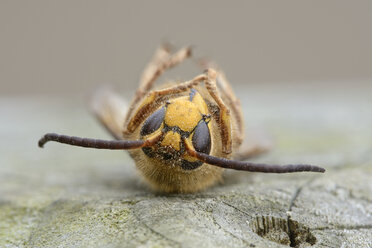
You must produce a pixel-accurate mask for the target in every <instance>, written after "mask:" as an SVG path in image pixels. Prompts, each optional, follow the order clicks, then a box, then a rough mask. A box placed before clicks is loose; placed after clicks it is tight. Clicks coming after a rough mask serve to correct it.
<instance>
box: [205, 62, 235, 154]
mask: <svg viewBox="0 0 372 248" xmlns="http://www.w3.org/2000/svg"><path fill="white" fill-rule="evenodd" d="M207 76H208V80H206V81H205V86H206V88H207V90H208V92H209V94H210V95H211V96H212V98H213V99H214V100H215V101H216V103H217V105H218V107H219V108H220V120H219V121H220V127H221V136H222V152H224V153H225V154H229V153H231V147H232V137H231V116H230V110H229V108H227V106H226V105H225V103H224V102H223V100H222V98H221V96H220V94H219V91H218V88H217V84H216V79H217V72H216V71H215V70H213V69H208V70H207Z"/></svg>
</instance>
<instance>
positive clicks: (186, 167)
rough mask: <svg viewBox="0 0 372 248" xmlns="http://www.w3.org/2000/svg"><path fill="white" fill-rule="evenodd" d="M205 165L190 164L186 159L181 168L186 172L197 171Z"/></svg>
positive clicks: (200, 163) (183, 160)
mask: <svg viewBox="0 0 372 248" xmlns="http://www.w3.org/2000/svg"><path fill="white" fill-rule="evenodd" d="M202 164H203V162H201V161H195V162H190V161H188V160H186V159H182V162H181V168H182V169H184V170H195V169H196V168H198V167H200V166H201V165H202Z"/></svg>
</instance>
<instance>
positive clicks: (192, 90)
mask: <svg viewBox="0 0 372 248" xmlns="http://www.w3.org/2000/svg"><path fill="white" fill-rule="evenodd" d="M196 92H197V91H196V89H191V90H190V95H189V96H190V99H189V100H190V102H192V99H194V96H195V95H196Z"/></svg>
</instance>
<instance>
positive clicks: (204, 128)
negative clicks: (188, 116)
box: [192, 121, 211, 154]
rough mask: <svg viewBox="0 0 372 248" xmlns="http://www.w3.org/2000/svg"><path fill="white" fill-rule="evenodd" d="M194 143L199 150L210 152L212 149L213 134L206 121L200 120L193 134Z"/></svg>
mask: <svg viewBox="0 0 372 248" xmlns="http://www.w3.org/2000/svg"><path fill="white" fill-rule="evenodd" d="M192 145H193V146H194V148H195V150H196V151H198V152H202V153H206V154H209V152H210V151H211V135H210V133H209V128H208V125H207V123H206V122H204V121H200V122H199V123H198V125H197V126H196V128H195V131H194V135H193V136H192Z"/></svg>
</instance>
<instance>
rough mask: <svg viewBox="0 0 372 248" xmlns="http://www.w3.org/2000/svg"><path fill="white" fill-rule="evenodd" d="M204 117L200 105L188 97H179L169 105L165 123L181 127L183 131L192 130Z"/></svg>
mask: <svg viewBox="0 0 372 248" xmlns="http://www.w3.org/2000/svg"><path fill="white" fill-rule="evenodd" d="M201 119H202V114H201V113H200V110H199V108H198V105H196V104H195V103H193V102H191V101H189V100H188V99H177V100H175V101H174V102H171V103H170V104H169V105H168V106H167V112H166V114H165V118H164V121H165V124H166V125H168V126H169V127H174V126H176V127H179V128H180V129H181V130H182V131H185V132H191V131H192V130H193V129H194V128H195V127H196V125H197V124H198V122H199V121H200V120H201Z"/></svg>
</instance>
